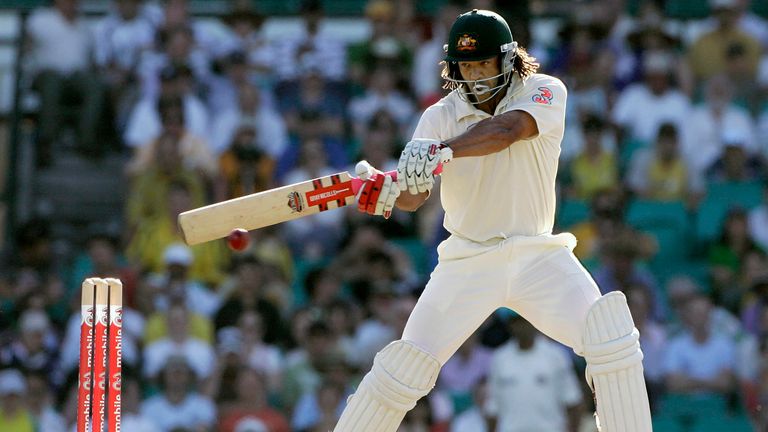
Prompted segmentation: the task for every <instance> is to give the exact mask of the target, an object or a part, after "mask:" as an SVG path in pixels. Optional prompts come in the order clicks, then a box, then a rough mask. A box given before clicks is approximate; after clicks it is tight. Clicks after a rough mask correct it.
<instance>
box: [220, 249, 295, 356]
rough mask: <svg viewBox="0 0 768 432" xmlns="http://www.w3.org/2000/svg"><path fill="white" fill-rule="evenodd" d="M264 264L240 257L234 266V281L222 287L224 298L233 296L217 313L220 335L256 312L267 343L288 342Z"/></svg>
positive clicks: (250, 257) (253, 259)
mask: <svg viewBox="0 0 768 432" xmlns="http://www.w3.org/2000/svg"><path fill="white" fill-rule="evenodd" d="M270 285H271V283H270V278H269V276H268V271H267V268H266V266H265V264H264V263H263V262H262V261H260V260H259V259H258V258H256V257H255V256H253V255H243V256H240V257H238V258H237V259H236V260H235V263H234V269H233V271H232V279H231V280H230V281H228V282H227V283H226V284H225V285H223V286H222V294H224V293H225V292H229V291H231V292H232V294H231V295H230V297H229V298H228V299H226V301H224V303H223V304H222V306H221V307H220V308H219V310H218V311H217V312H216V316H215V319H214V323H215V326H216V331H217V332H219V331H221V330H222V329H224V328H227V327H236V326H237V325H238V323H239V322H240V320H241V319H242V317H243V316H244V315H245V314H246V313H248V312H254V313H255V314H256V315H257V316H258V317H259V321H261V323H262V327H261V330H262V331H263V332H264V335H263V338H264V342H265V343H268V344H275V343H277V342H279V341H282V340H284V339H285V336H286V333H287V332H286V329H285V322H284V321H283V319H282V316H281V314H280V310H279V309H278V307H277V305H276V304H275V302H274V301H272V300H270V298H271V294H270V291H271V290H272V289H273V288H272V287H271V286H270Z"/></svg>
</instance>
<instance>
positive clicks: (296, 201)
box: [288, 192, 304, 213]
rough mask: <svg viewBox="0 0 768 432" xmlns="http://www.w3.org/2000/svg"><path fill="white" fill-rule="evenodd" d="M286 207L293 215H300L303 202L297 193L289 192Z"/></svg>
mask: <svg viewBox="0 0 768 432" xmlns="http://www.w3.org/2000/svg"><path fill="white" fill-rule="evenodd" d="M288 207H290V208H291V210H293V212H294V213H301V211H302V210H304V201H303V200H302V199H301V194H300V193H299V192H291V193H289V194H288Z"/></svg>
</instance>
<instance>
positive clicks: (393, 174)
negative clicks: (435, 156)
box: [352, 163, 443, 195]
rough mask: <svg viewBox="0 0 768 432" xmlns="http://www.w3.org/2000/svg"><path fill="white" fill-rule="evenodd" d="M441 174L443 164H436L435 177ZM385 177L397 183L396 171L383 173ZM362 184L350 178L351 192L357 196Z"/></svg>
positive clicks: (360, 181) (360, 180)
mask: <svg viewBox="0 0 768 432" xmlns="http://www.w3.org/2000/svg"><path fill="white" fill-rule="evenodd" d="M442 172H443V164H441V163H439V164H437V168H435V175H439V174H440V173H442ZM384 175H385V176H389V177H392V180H394V181H397V170H392V171H387V172H385V173H384ZM363 182H365V180H362V179H360V178H358V177H354V178H352V192H354V193H355V195H357V192H358V191H360V188H361V187H363Z"/></svg>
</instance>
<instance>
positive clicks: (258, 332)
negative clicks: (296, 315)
mask: <svg viewBox="0 0 768 432" xmlns="http://www.w3.org/2000/svg"><path fill="white" fill-rule="evenodd" d="M267 326H268V324H267V323H264V320H263V319H262V317H261V316H260V315H259V314H258V313H256V312H254V311H247V312H245V313H243V314H242V315H241V316H240V320H239V322H238V328H237V329H238V333H239V339H240V345H241V357H242V358H243V360H244V363H247V364H248V365H249V366H250V367H251V368H252V369H255V370H257V371H259V372H261V373H263V374H264V376H265V378H266V379H267V385H268V386H269V389H270V390H279V388H280V383H281V380H282V374H283V367H284V364H283V354H282V353H281V352H280V350H279V349H278V348H277V347H276V346H274V345H271V344H268V343H265V342H264V331H265V327H267Z"/></svg>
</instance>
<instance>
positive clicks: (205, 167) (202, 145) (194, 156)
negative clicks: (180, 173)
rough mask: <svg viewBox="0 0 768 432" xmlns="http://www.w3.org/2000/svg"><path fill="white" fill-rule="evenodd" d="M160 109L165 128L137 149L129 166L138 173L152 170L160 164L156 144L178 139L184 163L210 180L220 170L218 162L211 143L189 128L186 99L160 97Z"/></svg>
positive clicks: (186, 166) (129, 169) (131, 172)
mask: <svg viewBox="0 0 768 432" xmlns="http://www.w3.org/2000/svg"><path fill="white" fill-rule="evenodd" d="M157 109H158V112H159V114H160V122H161V126H162V130H161V131H160V134H159V135H158V136H157V137H156V138H155V137H152V138H151V139H150V140H149V141H148V142H146V143H144V144H143V145H142V146H141V147H139V148H138V149H136V152H135V153H134V157H133V160H132V161H131V162H130V164H129V166H128V172H129V174H134V175H135V174H137V173H140V172H142V171H146V170H148V169H150V168H151V167H152V166H153V165H154V164H156V161H155V160H154V158H155V157H156V156H157V153H158V150H157V149H156V147H158V146H161V145H168V144H166V143H163V142H162V141H163V140H174V141H175V142H176V147H177V149H178V150H177V154H178V155H179V156H180V158H181V161H180V164H181V166H183V167H184V168H185V169H188V170H190V171H192V172H193V173H197V174H198V175H199V176H201V177H202V178H204V179H207V180H209V181H210V180H211V179H212V178H213V177H214V176H215V175H216V173H217V171H218V164H217V163H216V158H215V157H214V155H213V152H212V151H211V148H210V146H209V144H208V142H206V141H205V139H203V138H202V137H200V136H197V135H195V134H193V133H191V131H190V130H188V129H186V127H185V121H184V116H185V109H184V101H183V100H182V99H181V98H179V97H176V96H166V97H161V98H160V99H159V100H158V103H157Z"/></svg>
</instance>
